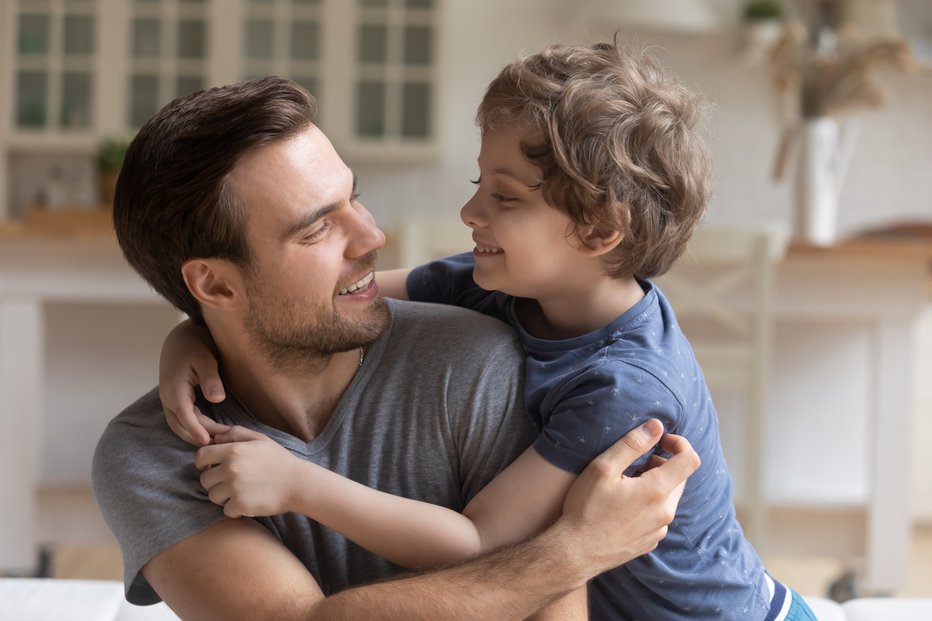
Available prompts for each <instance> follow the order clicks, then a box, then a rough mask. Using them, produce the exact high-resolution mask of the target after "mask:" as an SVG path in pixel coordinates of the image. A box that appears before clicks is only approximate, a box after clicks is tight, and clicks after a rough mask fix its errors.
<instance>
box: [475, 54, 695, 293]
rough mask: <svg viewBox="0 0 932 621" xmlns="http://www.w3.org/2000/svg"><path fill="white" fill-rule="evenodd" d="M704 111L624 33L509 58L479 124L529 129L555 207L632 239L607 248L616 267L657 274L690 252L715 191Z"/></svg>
mask: <svg viewBox="0 0 932 621" xmlns="http://www.w3.org/2000/svg"><path fill="white" fill-rule="evenodd" d="M702 108H703V101H702V100H701V99H700V98H699V97H698V96H697V95H695V94H694V93H692V92H691V91H689V90H688V89H687V88H686V87H685V86H683V85H682V84H680V83H679V82H678V81H676V80H674V79H673V78H671V77H670V76H668V75H666V74H665V73H664V71H663V69H662V67H661V66H660V64H659V62H658V61H657V60H656V59H655V58H654V57H653V56H651V55H650V54H648V53H647V52H640V53H635V52H634V51H632V50H630V49H628V48H625V47H622V46H620V45H618V43H617V41H616V42H612V43H596V44H594V45H588V46H562V45H553V46H549V47H547V48H545V49H544V50H543V51H541V52H540V53H538V54H533V55H529V56H523V57H521V58H519V59H518V60H516V61H514V62H512V63H510V64H509V65H507V66H506V67H505V68H504V69H502V71H501V72H500V73H499V74H498V76H497V77H496V78H495V79H494V80H493V81H492V83H491V84H490V85H489V87H488V89H487V91H486V94H485V96H484V97H483V99H482V103H481V104H480V105H479V111H478V113H477V115H476V120H477V123H478V125H479V127H480V128H481V129H482V131H483V133H485V132H487V131H489V130H492V129H496V128H498V127H517V128H519V131H520V132H521V134H522V135H523V136H524V139H523V140H522V141H521V150H522V153H523V154H524V156H525V157H526V158H527V159H528V161H530V162H531V163H533V164H534V165H536V166H538V167H539V168H540V169H541V170H542V171H543V183H542V188H541V190H542V192H543V195H544V198H545V199H546V200H547V202H548V203H549V204H550V205H552V206H554V207H556V208H558V209H560V210H561V211H564V212H565V213H566V214H567V215H568V216H569V217H570V218H571V219H572V220H573V221H574V222H575V223H576V224H577V225H595V226H596V227H599V228H601V229H603V230H606V231H612V230H617V231H620V232H621V233H622V234H623V235H624V239H623V240H622V242H621V243H620V244H619V246H618V247H617V248H616V249H615V250H613V251H612V252H611V253H610V254H609V255H607V256H606V269H607V273H608V275H610V276H612V277H614V278H620V277H626V276H632V275H636V276H640V277H643V278H649V277H653V276H658V275H660V274H663V273H664V272H666V271H667V270H668V269H669V268H670V266H671V265H672V264H673V262H674V261H675V260H676V259H677V257H679V256H680V254H681V253H682V252H683V249H684V248H685V247H686V244H687V242H688V241H689V238H690V236H691V235H692V233H693V230H694V229H695V228H696V226H697V224H698V223H699V221H700V220H701V219H702V216H703V215H704V214H705V210H706V206H707V204H708V202H709V198H710V196H711V187H712V183H711V164H710V158H709V154H708V151H707V148H706V145H705V141H704V138H703V136H702V135H701V134H700V132H699V129H698V127H697V125H698V121H699V117H700V112H701V110H702Z"/></svg>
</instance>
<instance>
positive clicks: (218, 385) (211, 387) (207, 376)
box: [191, 352, 227, 403]
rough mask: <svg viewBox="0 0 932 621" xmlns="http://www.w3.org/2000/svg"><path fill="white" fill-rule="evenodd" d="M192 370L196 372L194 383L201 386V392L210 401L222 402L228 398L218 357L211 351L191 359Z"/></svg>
mask: <svg viewBox="0 0 932 621" xmlns="http://www.w3.org/2000/svg"><path fill="white" fill-rule="evenodd" d="M191 370H192V371H193V372H194V377H195V379H194V384H195V385H199V386H200V387H201V392H202V393H203V394H204V397H205V398H206V399H207V400H208V401H210V402H211V403H220V402H221V401H223V400H224V399H226V396H227V395H226V391H225V390H224V389H223V381H222V380H221V379H220V369H219V368H218V366H217V359H216V358H214V357H213V356H212V355H209V352H208V355H201V356H197V357H195V358H194V359H193V360H192V361H191Z"/></svg>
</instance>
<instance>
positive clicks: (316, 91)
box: [292, 77, 321, 107]
mask: <svg viewBox="0 0 932 621" xmlns="http://www.w3.org/2000/svg"><path fill="white" fill-rule="evenodd" d="M292 79H293V80H294V81H295V82H297V83H298V84H300V85H301V86H303V87H304V88H305V89H306V90H307V92H309V93H310V94H311V95H313V96H314V99H316V100H317V105H318V107H319V106H320V96H321V92H320V82H319V81H318V80H317V78H298V77H296V78H292Z"/></svg>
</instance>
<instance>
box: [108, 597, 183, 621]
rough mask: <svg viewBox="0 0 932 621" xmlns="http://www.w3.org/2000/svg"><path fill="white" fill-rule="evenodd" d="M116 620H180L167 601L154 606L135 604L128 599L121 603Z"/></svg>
mask: <svg viewBox="0 0 932 621" xmlns="http://www.w3.org/2000/svg"><path fill="white" fill-rule="evenodd" d="M114 621H179V619H178V616H177V615H175V613H173V612H172V611H171V608H169V607H168V606H167V605H166V604H165V602H161V603H159V604H155V605H153V606H134V605H132V604H130V603H129V602H127V601H124V602H123V603H122V604H120V610H119V612H117V616H116V619H115V620H114Z"/></svg>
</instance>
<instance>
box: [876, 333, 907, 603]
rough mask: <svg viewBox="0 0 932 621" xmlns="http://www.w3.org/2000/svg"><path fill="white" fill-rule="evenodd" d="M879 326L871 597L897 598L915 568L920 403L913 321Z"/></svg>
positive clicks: (877, 340) (877, 339) (877, 337)
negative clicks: (913, 430) (913, 445)
mask: <svg viewBox="0 0 932 621" xmlns="http://www.w3.org/2000/svg"><path fill="white" fill-rule="evenodd" d="M899 323H902V324H904V325H897V322H893V321H887V322H881V323H879V324H877V326H876V328H875V331H874V346H875V347H876V350H875V354H876V355H875V356H874V365H875V370H876V371H875V374H874V377H876V378H877V385H876V387H875V393H874V402H873V404H872V407H871V410H872V412H873V417H874V418H873V430H874V444H873V455H872V458H873V468H872V472H873V475H872V480H871V499H870V506H869V508H868V522H867V571H866V574H865V584H864V587H865V589H866V590H867V591H868V592H875V593H891V594H892V593H894V592H895V591H896V590H897V589H899V588H901V587H902V586H903V585H904V584H905V583H906V575H907V570H908V566H909V541H910V536H911V534H912V531H911V525H912V523H911V520H910V504H909V492H910V481H909V472H910V462H909V447H910V425H911V422H912V415H913V407H914V405H915V399H914V394H915V393H914V390H913V387H914V381H913V361H914V360H915V355H914V354H915V351H914V345H913V342H912V335H914V334H915V326H913V325H911V323H910V321H909V320H906V319H902V320H901V321H900V322H899Z"/></svg>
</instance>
